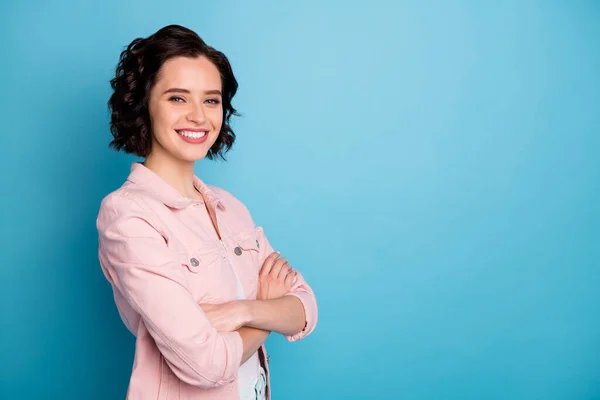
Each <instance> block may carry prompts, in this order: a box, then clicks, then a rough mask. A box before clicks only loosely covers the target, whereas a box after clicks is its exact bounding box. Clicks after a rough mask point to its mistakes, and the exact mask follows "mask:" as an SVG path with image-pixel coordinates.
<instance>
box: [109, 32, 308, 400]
mask: <svg viewBox="0 0 600 400" xmlns="http://www.w3.org/2000/svg"><path fill="white" fill-rule="evenodd" d="M111 86H112V88H113V94H112V96H111V98H110V100H109V107H110V109H111V112H112V116H111V132H112V134H113V136H114V140H113V141H112V142H111V146H112V147H114V148H115V149H117V150H124V152H125V153H131V154H136V155H137V156H140V157H142V158H143V159H144V160H143V162H141V163H138V162H134V163H133V164H132V166H131V172H130V175H129V177H128V179H127V181H126V182H125V183H124V184H123V185H122V186H121V187H120V188H119V189H118V190H116V191H114V192H112V193H110V194H109V195H108V196H106V197H105V198H104V199H103V201H102V204H101V207H100V211H99V215H98V220H97V228H98V233H99V258H100V264H101V266H102V269H103V271H104V274H105V276H106V278H107V279H108V281H109V282H110V283H111V285H112V287H113V292H114V298H115V302H116V304H117V307H118V310H119V313H120V315H121V318H122V320H123V322H124V323H125V324H126V325H127V327H128V328H129V330H130V331H131V332H132V333H133V334H134V335H135V336H136V350H135V360H134V364H133V371H132V375H131V379H130V383H129V389H128V398H129V399H135V400H137V399H143V400H147V399H180V398H181V399H220V400H227V399H236V400H237V399H268V398H269V375H268V365H267V364H268V357H266V351H265V346H264V344H263V343H264V341H265V339H266V338H267V337H268V335H269V333H270V332H278V333H280V334H283V335H285V337H286V338H287V339H288V340H289V341H295V340H298V339H301V338H304V337H305V336H306V335H308V334H310V333H311V332H312V331H313V330H314V328H315V324H316V322H317V304H316V300H315V296H314V293H313V291H312V290H311V288H310V287H309V286H308V284H307V283H306V282H305V280H304V279H303V277H302V275H301V274H300V273H299V272H297V271H295V270H293V269H292V268H291V267H290V266H289V265H288V264H287V262H286V260H285V259H284V258H282V257H280V255H279V253H276V252H273V249H272V248H271V246H270V245H269V242H268V241H267V239H266V237H265V235H264V233H263V230H262V228H260V227H256V226H255V224H254V222H253V220H252V217H251V216H250V214H249V213H248V210H247V209H246V207H245V206H244V205H243V204H242V203H241V202H240V201H239V200H237V199H236V198H235V197H233V196H232V195H231V194H229V193H228V192H226V191H225V190H223V189H220V188H217V187H213V186H209V185H206V184H205V183H203V182H202V181H201V180H200V179H199V178H198V177H196V176H195V175H194V163H195V162H196V161H198V160H200V159H202V158H204V157H208V158H209V159H214V158H216V157H222V158H224V156H223V155H224V153H225V152H226V151H227V150H229V149H230V148H231V146H232V144H233V142H234V139H235V135H234V132H233V130H232V129H231V126H230V125H229V121H230V118H231V116H232V115H234V114H235V112H236V110H235V109H234V108H233V106H232V104H231V100H232V98H233V96H234V95H235V93H236V90H237V82H236V80H235V77H234V75H233V72H232V70H231V66H230V65H229V62H228V60H227V58H226V57H225V56H224V55H223V54H222V53H221V52H219V51H217V50H215V49H213V48H212V47H210V46H207V45H206V44H205V43H204V42H203V41H202V39H201V38H200V37H198V35H197V34H195V33H194V32H193V31H191V30H189V29H186V28H184V27H181V26H177V25H171V26H167V27H165V28H163V29H160V30H159V31H158V32H156V33H155V34H153V35H151V36H150V37H148V38H144V39H141V38H138V39H135V40H134V41H133V42H132V43H131V44H130V45H129V46H128V47H127V48H126V49H125V50H124V51H123V52H122V53H121V57H120V60H119V64H118V66H117V70H116V76H115V77H114V79H112V81H111Z"/></svg>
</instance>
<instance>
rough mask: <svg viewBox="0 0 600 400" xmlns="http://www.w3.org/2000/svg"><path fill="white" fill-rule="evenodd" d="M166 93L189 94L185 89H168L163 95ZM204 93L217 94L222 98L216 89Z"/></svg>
mask: <svg viewBox="0 0 600 400" xmlns="http://www.w3.org/2000/svg"><path fill="white" fill-rule="evenodd" d="M167 93H186V94H189V93H190V91H189V90H187V89H182V88H170V89H167V90H165V92H164V93H163V94H167ZM204 93H205V94H217V95H219V96H222V93H221V91H220V90H217V89H215V90H205V91H204Z"/></svg>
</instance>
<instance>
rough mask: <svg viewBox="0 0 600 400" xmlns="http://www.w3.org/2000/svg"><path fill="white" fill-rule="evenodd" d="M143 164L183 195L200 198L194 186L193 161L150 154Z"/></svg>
mask: <svg viewBox="0 0 600 400" xmlns="http://www.w3.org/2000/svg"><path fill="white" fill-rule="evenodd" d="M143 165H144V166H145V167H146V168H148V169H149V170H151V171H152V172H154V173H155V174H156V175H158V176H160V177H161V178H162V179H163V180H165V182H167V183H168V184H169V185H171V186H172V187H173V188H175V189H176V190H177V191H178V192H179V193H181V195H182V196H184V197H189V198H192V199H202V196H201V195H200V193H198V191H197V190H196V188H195V187H194V163H193V162H186V161H181V160H173V159H170V158H167V157H161V156H159V155H153V154H150V155H148V157H146V159H145V160H144V162H143Z"/></svg>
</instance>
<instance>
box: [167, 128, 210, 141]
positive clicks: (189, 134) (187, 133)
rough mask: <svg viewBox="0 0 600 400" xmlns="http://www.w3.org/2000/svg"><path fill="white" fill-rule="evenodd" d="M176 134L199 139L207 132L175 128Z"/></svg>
mask: <svg viewBox="0 0 600 400" xmlns="http://www.w3.org/2000/svg"><path fill="white" fill-rule="evenodd" d="M175 132H177V134H178V135H181V136H184V137H186V138H190V139H200V138H202V137H204V136H206V134H207V133H208V132H207V131H199V132H197V131H186V130H176V131H175Z"/></svg>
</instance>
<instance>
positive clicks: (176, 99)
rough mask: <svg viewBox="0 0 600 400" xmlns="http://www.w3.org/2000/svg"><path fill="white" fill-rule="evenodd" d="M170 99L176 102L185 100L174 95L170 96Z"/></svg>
mask: <svg viewBox="0 0 600 400" xmlns="http://www.w3.org/2000/svg"><path fill="white" fill-rule="evenodd" d="M169 101H173V102H175V103H182V102H183V101H184V100H183V99H182V98H181V97H179V96H173V97H170V98H169Z"/></svg>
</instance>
